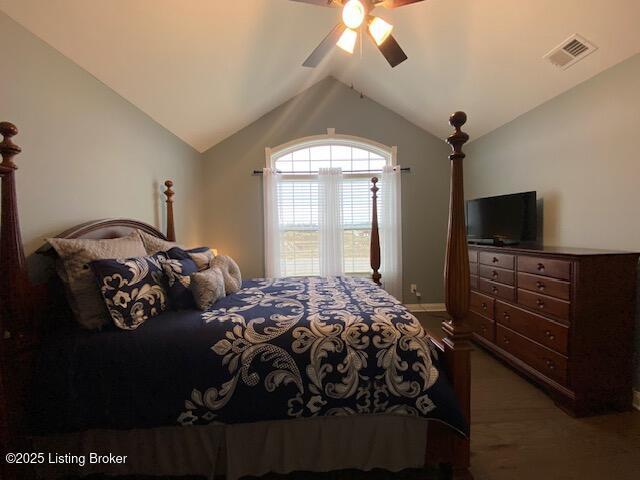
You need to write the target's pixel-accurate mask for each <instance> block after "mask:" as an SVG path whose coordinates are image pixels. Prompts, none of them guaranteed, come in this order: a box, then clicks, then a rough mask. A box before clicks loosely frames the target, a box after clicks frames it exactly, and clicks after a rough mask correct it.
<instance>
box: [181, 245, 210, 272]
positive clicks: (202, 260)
mask: <svg viewBox="0 0 640 480" xmlns="http://www.w3.org/2000/svg"><path fill="white" fill-rule="evenodd" d="M187 253H188V254H189V257H190V258H191V260H193V263H195V264H196V267H198V271H199V272H201V271H203V270H207V269H208V268H210V267H211V262H212V261H213V252H212V251H211V250H207V251H206V252H197V253H192V252H189V251H187Z"/></svg>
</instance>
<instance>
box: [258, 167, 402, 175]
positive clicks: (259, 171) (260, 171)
mask: <svg viewBox="0 0 640 480" xmlns="http://www.w3.org/2000/svg"><path fill="white" fill-rule="evenodd" d="M400 171H402V172H410V171H411V167H401V168H400ZM317 173H318V172H317V171H315V172H287V173H286V174H285V175H296V174H298V175H315V174H317ZM345 173H370V174H372V175H375V174H381V173H382V171H374V170H350V171H348V172H345ZM252 175H262V170H254V171H253V172H252Z"/></svg>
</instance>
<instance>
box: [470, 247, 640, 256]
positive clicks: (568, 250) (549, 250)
mask: <svg viewBox="0 0 640 480" xmlns="http://www.w3.org/2000/svg"><path fill="white" fill-rule="evenodd" d="M469 248H477V249H480V250H491V251H494V252H505V253H506V252H514V253H530V254H535V253H543V254H546V255H570V256H595V255H639V253H638V252H625V251H622V250H601V249H597V248H575V247H552V246H546V245H542V246H540V245H538V246H525V245H515V246H513V245H512V246H504V247H496V246H493V245H476V244H469Z"/></svg>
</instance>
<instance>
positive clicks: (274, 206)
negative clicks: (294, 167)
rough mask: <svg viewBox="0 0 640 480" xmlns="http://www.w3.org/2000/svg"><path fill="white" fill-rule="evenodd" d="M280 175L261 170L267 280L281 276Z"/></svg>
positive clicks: (272, 171) (267, 169)
mask: <svg viewBox="0 0 640 480" xmlns="http://www.w3.org/2000/svg"><path fill="white" fill-rule="evenodd" d="M280 181H281V175H280V174H279V173H278V172H277V171H276V170H274V169H271V168H265V169H263V170H262V187H263V188H262V190H263V197H264V271H265V276H266V277H267V278H277V277H281V276H282V272H281V268H280V213H279V209H278V185H279V183H280Z"/></svg>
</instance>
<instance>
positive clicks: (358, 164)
mask: <svg viewBox="0 0 640 480" xmlns="http://www.w3.org/2000/svg"><path fill="white" fill-rule="evenodd" d="M395 152H396V149H395V147H387V146H384V145H381V144H378V143H376V142H372V141H370V140H366V139H362V138H358V137H352V136H346V135H336V134H335V132H334V131H332V130H329V132H328V134H327V135H321V136H316V137H308V138H303V139H299V140H296V141H294V142H291V143H288V144H285V145H282V146H280V147H277V148H273V149H267V152H266V153H267V155H266V157H267V158H266V163H267V169H268V172H267V171H265V175H267V174H268V173H270V174H271V175H272V180H273V191H274V192H275V195H265V209H269V208H271V211H272V212H275V213H274V214H272V215H267V212H265V219H268V218H272V219H273V218H275V217H277V226H276V225H275V224H274V225H267V222H268V221H267V220H266V221H265V233H266V235H269V236H270V238H266V239H265V244H266V245H267V246H269V245H272V248H270V249H269V248H267V251H265V256H266V257H267V258H266V264H267V275H272V276H307V275H327V274H328V275H334V274H347V275H368V274H369V273H370V266H369V243H370V230H371V192H370V188H371V177H373V176H376V175H380V174H381V173H382V171H383V169H384V167H386V166H393V165H395V161H396V155H395ZM327 169H331V170H327ZM338 169H339V170H338ZM328 174H332V175H329V176H328V177H327V175H328ZM327 182H328V183H327ZM327 185H329V186H327ZM331 185H333V186H331ZM268 188H269V187H267V183H265V189H266V190H268ZM327 195H334V196H335V197H336V198H334V199H331V198H329V199H327V197H326V196H327ZM268 199H270V200H268ZM269 203H272V204H271V205H269ZM274 203H275V205H274ZM381 203H382V202H381ZM379 208H380V209H381V210H382V209H384V205H383V204H380V206H379ZM326 209H329V210H331V212H329V213H328V214H327V212H326V211H325V210H326ZM336 210H338V212H336ZM327 219H329V220H327ZM327 222H334V224H329V225H326V223H327ZM327 229H328V230H329V231H334V232H335V231H339V232H341V233H340V234H339V235H340V238H334V239H331V238H329V239H328V240H327V238H328V237H327V235H328V234H326V232H325V230H327ZM330 234H331V235H334V237H335V236H337V235H338V234H337V233H330ZM327 242H329V243H328V245H329V246H327ZM331 242H333V243H331ZM275 256H277V257H278V258H277V259H276V258H273V257H275ZM327 257H331V258H327ZM338 257H341V258H338ZM270 261H271V265H272V268H269V264H270ZM332 261H333V262H334V263H333V264H334V265H335V267H333V268H332V267H326V265H327V263H328V262H329V263H331V262H332ZM269 270H272V271H271V272H270V271H269Z"/></svg>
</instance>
